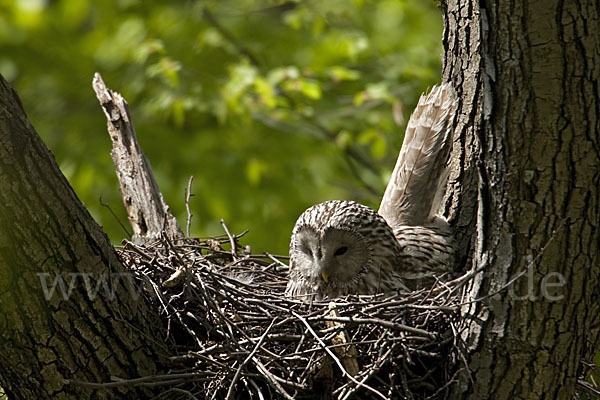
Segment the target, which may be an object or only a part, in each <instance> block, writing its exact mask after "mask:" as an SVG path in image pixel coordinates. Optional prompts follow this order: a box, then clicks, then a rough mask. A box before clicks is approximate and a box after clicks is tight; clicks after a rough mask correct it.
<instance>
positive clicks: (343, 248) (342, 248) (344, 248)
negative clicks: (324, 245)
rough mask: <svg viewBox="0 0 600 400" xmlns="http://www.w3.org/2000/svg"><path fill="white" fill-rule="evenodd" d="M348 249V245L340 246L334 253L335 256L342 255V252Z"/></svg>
mask: <svg viewBox="0 0 600 400" xmlns="http://www.w3.org/2000/svg"><path fill="white" fill-rule="evenodd" d="M346 251H348V246H342V247H340V248H338V249H337V250H336V251H335V253H333V255H334V256H341V255H342V254H344V253H345V252H346Z"/></svg>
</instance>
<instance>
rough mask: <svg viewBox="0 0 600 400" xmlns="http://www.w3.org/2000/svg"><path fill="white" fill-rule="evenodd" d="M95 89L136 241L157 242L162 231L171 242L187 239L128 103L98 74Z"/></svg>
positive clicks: (94, 83)
mask: <svg viewBox="0 0 600 400" xmlns="http://www.w3.org/2000/svg"><path fill="white" fill-rule="evenodd" d="M92 86H93V87H94V91H95V92H96V96H97V97H98V100H99V101H100V105H102V110H103V111H104V114H105V115H106V119H107V120H108V122H107V124H108V133H109V135H110V140H112V143H113V150H112V152H111V156H112V159H113V162H114V164H115V167H116V171H117V177H118V178H119V184H120V186H121V197H122V198H123V204H124V205H125V208H126V209H127V214H128V218H129V222H130V223H131V226H132V227H133V238H132V239H133V241H134V242H135V243H145V242H151V241H154V240H157V239H158V238H159V237H160V234H161V232H165V233H166V234H167V235H168V236H169V237H170V238H171V239H173V238H176V237H181V236H183V232H182V231H181V229H180V228H179V225H178V224H177V220H176V219H175V217H174V216H173V215H172V214H171V210H170V208H169V206H168V205H167V203H166V202H165V199H164V198H163V195H162V193H161V192H160V190H159V189H158V183H156V180H155V179H154V174H153V173H152V168H151V167H150V161H148V158H146V155H145V154H144V152H143V151H142V148H141V147H140V145H139V144H138V141H137V137H136V135H135V129H134V128H133V122H132V121H131V117H130V115H129V106H128V105H127V102H126V101H125V99H124V98H123V96H121V95H120V94H119V93H116V92H113V91H112V90H110V89H108V88H107V87H106V85H105V84H104V81H102V77H101V76H100V74H98V73H96V74H95V75H94V80H93V83H92Z"/></svg>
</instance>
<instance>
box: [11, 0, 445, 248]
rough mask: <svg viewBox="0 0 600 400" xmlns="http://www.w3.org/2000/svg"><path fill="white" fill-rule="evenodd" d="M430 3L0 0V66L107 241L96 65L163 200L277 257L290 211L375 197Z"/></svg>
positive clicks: (430, 67) (428, 73)
mask: <svg viewBox="0 0 600 400" xmlns="http://www.w3.org/2000/svg"><path fill="white" fill-rule="evenodd" d="M441 30H442V21H441V14H440V12H439V10H437V8H436V4H435V3H434V2H433V1H428V0H387V1H370V0H328V1H317V0H306V1H274V0H272V1H269V0H237V1H233V0H218V1H216V0H215V1H209V0H206V1H164V0H161V1H159V0H150V1H149V0H144V1H141V0H110V1H91V0H54V1H50V0H0V73H2V74H3V75H4V76H5V78H6V79H8V80H9V82H11V84H12V85H13V87H14V88H15V89H16V90H17V92H18V93H19V95H20V96H21V99H22V101H23V103H24V106H25V109H26V111H27V113H28V115H29V118H30V120H31V121H32V123H33V125H34V126H35V127H36V130H37V131H38V133H39V134H40V135H41V137H42V138H43V140H44V141H45V143H46V144H47V145H48V147H49V148H50V149H51V150H52V151H53V153H54V154H55V156H56V159H57V161H58V163H59V165H60V167H61V169H62V171H63V173H64V174H65V175H66V176H67V178H68V179H69V181H70V183H71V184H72V186H73V187H74V189H75V191H76V192H77V194H78V195H79V197H80V198H81V199H82V200H83V201H84V202H85V203H86V206H87V207H88V209H89V210H90V212H91V213H92V214H93V216H94V217H95V218H96V220H97V221H98V222H99V223H101V224H102V225H103V226H104V228H105V230H106V232H107V233H108V234H109V236H110V238H111V239H112V240H113V241H114V242H119V241H120V240H121V238H122V237H124V236H125V235H124V233H123V231H122V230H121V228H120V227H119V226H118V224H117V223H116V221H115V220H114V218H113V217H112V216H111V214H110V213H109V211H108V210H107V209H106V208H105V207H102V206H101V205H100V202H99V197H102V200H103V201H104V202H106V203H109V204H110V205H111V207H112V209H113V210H115V211H116V212H117V214H118V216H119V218H120V219H121V221H123V222H124V223H125V224H126V221H127V219H126V215H125V212H124V210H123V207H122V204H121V199H120V195H119V189H118V182H117V180H116V177H115V173H114V167H113V165H112V161H111V159H110V156H109V152H110V148H111V144H110V140H109V138H108V135H107V133H106V122H105V118H104V115H103V113H102V111H101V109H100V106H99V105H98V102H97V100H96V98H95V95H94V92H93V91H92V88H91V80H92V76H93V74H94V72H96V71H97V72H100V73H101V74H102V76H103V78H104V81H105V82H106V84H107V86H108V87H110V88H111V89H113V90H116V91H119V92H120V93H122V94H123V95H124V96H125V98H126V99H127V100H128V102H129V104H130V107H131V112H132V117H133V121H134V123H135V126H136V130H137V134H138V139H139V141H140V142H141V145H142V147H143V149H144V151H145V152H146V154H147V156H148V157H149V159H150V160H151V163H152V166H153V170H154V173H155V175H156V178H157V180H158V182H159V185H160V187H161V189H162V192H163V194H164V195H165V198H166V200H167V202H168V203H169V204H170V205H171V207H172V209H173V210H174V212H175V215H176V216H177V217H178V219H179V221H180V224H181V225H182V226H185V221H186V212H185V204H184V188H185V187H186V185H187V180H188V177H189V176H190V175H193V176H194V177H195V180H194V187H193V192H194V193H195V197H193V199H192V203H191V207H192V212H193V214H194V219H193V221H192V235H194V236H206V235H214V234H220V233H222V228H221V226H220V223H219V221H220V219H221V218H224V219H225V221H226V222H227V224H228V226H229V228H230V229H231V230H232V231H233V232H237V233H239V232H241V231H243V230H245V229H250V233H249V234H248V235H247V238H246V240H247V242H249V243H250V244H252V245H253V247H254V250H255V251H264V250H268V251H271V252H276V253H286V252H287V246H288V240H289V235H290V232H291V229H292V227H293V225H294V222H295V220H296V218H297V217H298V215H299V214H300V213H301V212H302V211H303V210H304V209H306V208H307V207H309V206H310V205H312V204H315V203H318V202H321V201H324V200H328V199H336V198H344V199H354V200H357V201H361V202H363V203H364V204H367V205H370V206H372V207H377V205H378V202H379V199H380V196H381V195H382V193H383V190H384V188H385V183H386V180H387V177H388V176H389V174H390V172H391V170H392V168H393V166H394V162H395V158H396V155H397V152H398V149H399V148H400V145H401V142H402V132H403V131H404V124H405V121H406V120H407V119H408V116H409V113H410V111H411V110H412V108H413V107H414V104H415V103H416V100H417V99H418V96H419V94H420V93H421V92H422V91H424V90H425V89H426V88H427V87H428V86H431V85H433V84H435V83H437V82H438V81H439V79H440V78H439V77H440V53H441V52H442V49H441V37H442V32H441Z"/></svg>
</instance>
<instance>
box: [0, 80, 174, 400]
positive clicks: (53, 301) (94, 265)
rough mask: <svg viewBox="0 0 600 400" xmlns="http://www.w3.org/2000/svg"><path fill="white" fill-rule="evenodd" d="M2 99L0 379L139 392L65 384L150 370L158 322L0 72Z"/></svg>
mask: <svg viewBox="0 0 600 400" xmlns="http://www.w3.org/2000/svg"><path fill="white" fill-rule="evenodd" d="M0 104H1V106H0V187H1V190H0V204H2V207H0V226H1V229H0V310H1V312H0V366H1V368H0V386H1V387H3V388H4V389H5V391H6V393H7V395H8V397H9V398H10V399H44V398H53V399H73V398H115V397H119V398H139V397H140V396H142V395H144V394H145V395H147V394H148V392H145V391H142V390H140V389H133V390H130V391H126V389H124V388H120V389H111V390H110V391H109V390H92V389H90V388H88V387H86V386H84V385H81V384H75V383H73V381H83V382H106V381H110V380H111V379H112V377H120V378H134V377H138V376H143V375H150V374H153V373H156V372H157V368H158V367H157V363H158V362H159V361H160V359H161V354H164V347H165V346H164V343H162V341H161V336H160V332H159V328H160V324H159V323H158V321H157V317H156V313H153V312H150V310H149V309H148V308H147V306H146V304H145V303H144V302H142V301H136V300H137V298H136V297H135V296H136V292H135V291H133V290H132V287H131V281H130V280H129V279H128V275H127V274H124V272H125V271H124V270H123V267H122V265H121V264H120V262H119V260H118V259H117V257H116V254H115V252H114V250H113V248H112V246H111V245H110V243H109V241H108V238H107V237H106V235H105V234H104V233H103V232H102V229H101V228H100V227H99V226H98V225H97V224H96V223H95V222H94V221H93V219H92V217H91V216H90V215H89V213H88V212H87V210H86V209H85V208H84V206H83V204H82V203H81V202H80V200H79V199H78V198H77V196H76V195H75V193H74V192H73V190H72V189H71V187H70V186H69V184H68V182H67V181H66V179H65V178H64V176H63V175H62V174H61V173H60V171H59V169H58V166H57V165H56V162H55V160H54V157H53V156H52V154H51V153H50V151H49V150H48V149H47V148H46V146H45V145H44V144H43V143H42V141H41V139H40V138H39V137H38V135H37V134H36V133H35V131H34V129H33V127H32V126H31V124H30V123H29V121H28V120H27V117H26V115H25V112H24V111H23V107H22V105H21V103H20V101H19V99H18V98H17V96H16V94H15V93H14V91H13V90H12V89H11V88H10V87H9V86H8V84H7V83H6V81H5V80H4V78H2V77H0ZM57 279H58V280H60V279H62V282H63V283H64V286H65V287H64V289H65V290H62V288H61V287H60V285H57V286H56V287H55V290H54V291H53V292H52V287H53V284H56V283H57V282H58V281H57ZM103 283H104V284H105V285H106V286H104V287H102V286H100V287H99V291H98V292H97V293H95V288H96V286H95V285H98V284H100V285H102V284H103ZM70 285H72V288H71V287H70ZM69 289H71V292H70V294H67V291H68V290H69ZM105 290H108V291H105ZM111 290H112V291H113V292H112V293H111ZM88 291H89V292H88ZM69 382H70V383H69Z"/></svg>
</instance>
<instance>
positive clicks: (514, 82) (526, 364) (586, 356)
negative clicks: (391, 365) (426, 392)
mask: <svg viewBox="0 0 600 400" xmlns="http://www.w3.org/2000/svg"><path fill="white" fill-rule="evenodd" d="M444 13H445V37H444V43H445V46H446V50H447V52H446V54H445V60H444V64H445V65H444V77H445V80H451V81H453V82H454V83H455V85H456V86H457V88H458V89H459V90H462V93H460V95H461V104H460V108H459V110H460V114H459V119H458V129H457V133H458V135H457V136H458V138H457V142H458V143H459V145H458V146H455V147H458V149H457V150H456V152H455V154H454V162H455V164H456V165H457V166H458V167H459V171H460V172H459V174H458V175H457V176H456V177H455V178H456V182H455V186H454V187H453V191H452V196H450V201H448V204H449V207H448V209H447V211H448V212H449V214H450V216H451V218H452V221H453V222H454V223H455V224H456V226H457V231H458V233H459V237H458V238H459V240H460V241H461V244H462V246H464V245H467V247H466V249H467V250H466V254H468V253H471V254H472V255H473V257H472V258H473V263H472V268H482V269H483V272H482V273H481V274H479V276H478V279H476V280H475V281H474V282H473V285H472V286H471V287H470V288H469V293H468V297H467V299H476V298H481V297H483V296H486V295H488V294H493V293H495V292H497V291H499V290H500V289H502V288H503V287H505V285H506V284H507V283H509V281H510V279H511V277H513V276H516V275H517V274H518V273H519V272H521V271H523V270H525V269H526V268H527V266H528V264H529V263H530V261H531V260H532V259H533V258H534V257H535V256H536V255H538V254H540V252H541V249H542V248H543V247H544V246H545V247H546V248H545V251H544V252H543V253H542V254H541V256H540V257H539V259H537V260H536V262H535V263H533V264H532V266H531V269H530V270H528V271H527V274H525V276H523V277H522V278H520V279H518V280H517V281H516V282H515V283H514V285H511V286H510V287H509V288H508V290H502V291H500V293H498V294H496V295H494V296H490V297H489V298H486V299H484V300H482V301H478V302H475V303H472V304H469V305H467V306H465V307H464V309H463V314H464V317H465V328H466V331H465V333H464V335H463V338H464V340H465V346H466V350H467V351H468V353H467V359H466V363H467V365H468V367H469V370H470V373H464V374H463V376H462V379H461V385H460V387H458V388H457V391H456V393H455V398H472V399H483V398H490V399H492V398H493V399H514V398H519V399H541V398H544V399H567V398H571V397H572V396H573V393H574V390H575V384H576V381H577V378H578V377H579V376H580V375H581V373H582V363H581V361H582V360H587V361H591V358H592V356H593V352H594V350H595V349H597V346H598V329H599V313H600V307H599V304H600V282H599V272H600V268H599V266H598V262H599V261H600V260H599V259H598V245H599V241H600V238H599V229H598V228H599V227H598V224H599V222H600V201H599V193H598V187H599V183H600V182H599V179H600V140H599V135H600V122H599V117H600V87H599V82H598V79H599V77H600V76H599V75H600V35H599V34H598V32H600V8H599V6H598V3H597V1H595V0H579V1H569V2H565V1H557V0H548V1H534V2H532V1H527V0H523V1H509V2H504V1H483V2H479V1H474V0H450V1H448V2H447V4H445V5H444ZM473 188H476V189H477V192H476V196H475V195H474V193H475V192H473V191H472V189H473ZM470 235H472V238H471V239H468V237H469V236H470ZM464 249H465V248H464V247H463V250H464ZM563 280H564V281H563ZM563 283H564V284H563Z"/></svg>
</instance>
